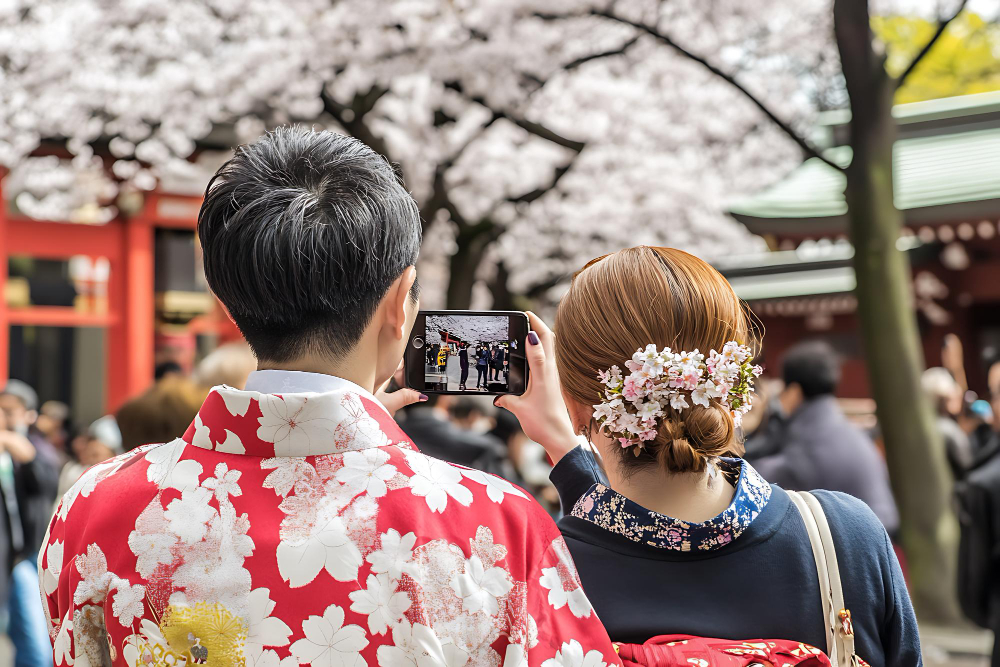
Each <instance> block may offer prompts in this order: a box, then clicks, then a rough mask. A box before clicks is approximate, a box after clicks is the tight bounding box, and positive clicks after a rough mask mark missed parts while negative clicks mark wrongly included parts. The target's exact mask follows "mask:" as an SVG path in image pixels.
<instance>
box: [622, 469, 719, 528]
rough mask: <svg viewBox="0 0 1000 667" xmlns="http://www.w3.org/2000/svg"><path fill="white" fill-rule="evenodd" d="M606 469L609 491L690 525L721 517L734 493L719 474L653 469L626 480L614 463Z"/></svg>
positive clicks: (633, 475) (637, 472) (635, 474)
mask: <svg viewBox="0 0 1000 667" xmlns="http://www.w3.org/2000/svg"><path fill="white" fill-rule="evenodd" d="M607 467H608V468H609V469H608V470H607V473H608V481H609V482H610V484H611V488H612V489H614V490H615V491H617V492H618V493H620V494H622V495H623V496H625V497H626V498H628V499H629V500H631V501H633V502H636V503H638V504H640V505H642V506H643V507H645V508H646V509H648V510H652V511H654V512H659V513H660V514H664V515H666V516H669V517H671V518H673V519H680V520H681V521H689V522H691V523H703V522H705V521H708V520H709V519H713V518H715V517H716V516H718V515H719V514H721V513H722V512H723V511H724V510H725V509H726V508H727V507H729V505H730V504H731V503H732V501H733V494H734V493H735V492H736V490H735V489H734V488H733V486H732V485H731V484H730V483H729V482H727V481H726V479H725V478H724V477H723V476H722V475H721V474H719V475H715V477H714V479H713V478H710V477H709V476H708V473H706V472H690V473H674V474H668V473H666V472H664V471H663V470H662V469H661V468H659V467H656V466H652V467H650V468H649V469H647V470H639V471H636V472H635V473H633V474H631V475H629V476H628V477H626V476H624V475H622V474H621V472H620V471H619V470H618V469H617V464H615V463H611V465H609V466H607Z"/></svg>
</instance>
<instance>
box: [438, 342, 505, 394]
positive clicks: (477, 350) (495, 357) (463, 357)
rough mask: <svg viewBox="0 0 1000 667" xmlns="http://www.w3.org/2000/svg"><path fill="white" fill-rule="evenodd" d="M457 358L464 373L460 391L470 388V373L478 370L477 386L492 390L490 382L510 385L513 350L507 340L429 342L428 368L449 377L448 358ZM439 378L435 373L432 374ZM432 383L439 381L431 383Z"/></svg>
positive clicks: (459, 385)
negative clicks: (498, 341) (511, 353)
mask: <svg viewBox="0 0 1000 667" xmlns="http://www.w3.org/2000/svg"><path fill="white" fill-rule="evenodd" d="M452 357H457V358H458V365H459V369H460V372H461V377H460V379H459V383H458V390H459V391H468V386H467V385H468V381H469V375H470V373H471V371H472V369H473V368H475V370H476V386H475V389H477V390H482V391H489V390H490V384H494V383H499V384H502V385H504V386H506V385H507V382H508V378H509V377H510V368H509V365H510V364H509V360H510V351H509V349H508V344H507V343H506V342H504V343H495V342H494V343H491V342H485V341H483V342H478V343H467V342H464V341H456V342H450V343H433V344H431V345H428V346H427V368H428V370H434V371H436V372H437V373H438V374H440V375H442V376H445V377H447V374H448V361H449V360H450V359H451V358H452ZM429 377H430V378H431V379H436V378H435V376H433V375H432V376H429ZM432 384H436V382H435V383H432Z"/></svg>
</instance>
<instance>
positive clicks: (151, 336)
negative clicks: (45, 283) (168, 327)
mask: <svg viewBox="0 0 1000 667" xmlns="http://www.w3.org/2000/svg"><path fill="white" fill-rule="evenodd" d="M0 195H2V193H0ZM0 201H2V196H0ZM200 203H201V199H200V197H191V196H184V195H180V196H179V195H171V194H165V193H161V192H152V193H147V194H146V196H145V200H144V203H143V206H142V208H141V210H140V211H139V212H138V213H136V214H134V215H131V216H127V217H126V216H124V215H121V216H119V217H118V218H116V219H114V220H112V221H111V222H108V223H106V224H101V225H90V224H76V223H69V222H59V221H39V220H34V219H29V218H24V217H17V216H13V215H11V214H10V213H9V210H8V207H7V206H6V205H0V385H2V384H3V383H4V382H5V381H6V379H7V377H8V373H9V370H10V359H9V355H10V327H11V326H15V325H21V326H50V327H51V326H55V327H101V328H104V329H105V330H106V332H107V336H106V339H105V340H106V354H105V359H106V369H105V377H106V378H107V382H106V387H104V388H103V389H104V391H105V400H104V404H105V408H106V410H107V411H114V410H116V409H117V408H118V407H119V406H120V405H121V404H122V402H124V401H125V400H126V399H127V398H129V397H130V396H133V395H135V394H137V393H140V392H142V391H143V390H145V389H146V388H147V387H149V385H150V384H151V383H152V381H153V369H154V340H155V334H156V312H155V288H154V232H155V230H156V229H157V228H168V229H170V228H172V229H185V230H194V229H195V226H196V217H197V212H198V207H199V205H200ZM80 255H83V256H87V257H90V258H91V259H97V258H105V259H107V261H108V263H109V264H110V275H109V277H108V283H107V285H108V298H107V308H105V309H102V310H101V311H97V312H87V311H81V310H78V309H76V308H74V307H72V306H37V305H32V306H27V307H10V306H9V305H8V303H7V300H6V299H5V298H3V295H4V294H5V286H6V281H7V273H8V259H9V258H10V257H12V256H28V257H33V258H39V259H51V260H64V261H65V260H69V259H70V258H72V257H77V256H80ZM217 310H219V309H217ZM217 315H218V314H217ZM189 328H190V329H191V330H192V331H197V332H199V333H206V332H209V331H213V330H214V332H215V333H220V334H222V337H223V338H231V337H233V336H232V333H233V331H234V327H232V325H231V324H230V323H229V322H228V320H226V319H225V318H224V317H220V316H213V317H207V318H202V319H200V320H195V321H193V322H191V323H190V325H189ZM95 389H96V388H95Z"/></svg>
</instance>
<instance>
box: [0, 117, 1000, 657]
mask: <svg viewBox="0 0 1000 667" xmlns="http://www.w3.org/2000/svg"><path fill="white" fill-rule="evenodd" d="M275 175H280V177H278V176H275ZM334 184H335V185H334ZM262 202H266V204H267V205H266V206H263V207H262V206H261V203H262ZM314 204H315V205H314ZM246 211H257V213H255V214H253V215H244V213H245V212H246ZM237 220H238V221H239V223H240V224H234V221H237ZM307 229H308V230H309V233H308V234H305V233H303V231H304V230H307ZM345 230H348V231H345ZM199 238H200V241H201V244H202V247H203V252H204V267H205V274H206V279H207V281H208V283H209V285H210V286H211V288H212V289H213V291H214V292H215V294H216V296H217V297H218V298H219V299H220V301H221V302H222V303H223V304H224V305H225V306H226V309H227V311H228V312H229V313H230V315H231V316H232V318H233V319H234V321H235V322H236V324H237V325H238V326H239V327H240V329H241V330H242V331H243V332H244V334H245V337H246V339H247V343H248V345H249V347H250V348H252V350H253V354H254V357H255V358H256V359H254V358H253V357H251V356H250V355H249V353H248V349H249V348H239V349H238V350H237V348H233V347H230V348H220V350H219V351H217V356H216V357H215V358H214V359H213V358H212V357H209V358H206V360H205V361H204V362H202V365H201V366H199V369H198V370H197V371H196V372H195V374H194V376H193V377H187V376H185V374H184V373H183V372H182V371H181V370H180V369H179V368H176V367H163V368H160V369H159V373H158V374H159V377H158V379H157V381H156V383H155V385H154V386H153V387H151V388H150V389H149V391H147V392H146V393H145V394H143V395H142V396H139V397H137V398H135V399H133V400H132V401H130V402H129V403H128V404H126V405H125V406H123V407H122V408H121V410H120V411H119V412H118V414H117V419H113V418H111V417H105V418H102V419H101V420H98V421H97V422H95V423H94V424H92V425H91V426H90V427H89V428H88V429H87V431H86V438H85V439H84V440H80V441H78V440H77V438H75V437H71V434H70V433H69V431H68V427H67V426H66V424H67V423H68V422H67V420H66V410H65V408H64V406H63V407H59V406H50V408H49V409H46V408H45V407H44V406H43V407H42V408H38V407H37V399H36V398H33V397H32V395H31V394H30V393H28V392H26V391H24V389H25V388H24V387H22V386H21V385H19V384H18V383H15V382H12V383H10V384H8V387H7V389H5V390H4V391H3V393H0V409H2V413H0V414H2V417H3V419H4V420H6V425H4V427H3V428H0V444H2V445H3V452H0V491H2V493H0V500H2V501H3V502H4V503H5V508H6V515H7V517H8V527H9V530H8V532H7V534H8V535H9V540H8V543H7V545H6V546H7V548H8V550H9V561H10V565H11V568H9V569H10V570H13V571H14V575H13V576H11V577H10V579H9V581H8V582H7V583H8V587H9V589H10V593H9V594H8V595H7V598H8V599H9V600H10V603H9V604H8V609H9V610H10V616H11V619H12V622H11V624H10V628H11V636H12V637H14V635H15V630H14V628H15V626H16V623H14V622H13V619H14V618H15V616H16V614H17V613H20V612H19V611H16V610H18V609H21V608H22V605H21V602H19V600H23V599H25V598H24V597H23V596H24V594H23V593H20V592H18V591H19V586H22V583H21V579H25V580H27V579H28V578H29V577H28V576H27V575H28V574H31V575H32V576H34V575H35V574H36V573H35V572H34V571H31V572H28V570H29V567H30V568H32V570H33V568H34V563H35V561H34V554H35V553H36V552H38V553H39V554H40V555H39V558H38V560H37V563H38V567H39V569H40V574H41V581H42V585H41V588H40V591H41V594H42V600H43V604H42V606H41V610H39V608H38V606H37V603H36V604H35V606H34V607H33V608H32V609H33V610H34V611H35V613H36V616H37V615H38V611H41V612H42V615H41V618H40V624H39V627H41V628H44V629H45V630H46V635H45V641H46V642H47V640H48V638H49V637H52V638H53V639H54V643H55V649H54V650H55V661H56V664H57V667H61V665H74V664H106V665H110V664H114V665H125V664H127V665H130V666H131V667H134V665H140V664H157V665H158V664H177V665H179V664H205V663H209V664H228V663H224V662H222V661H224V660H230V659H232V658H233V657H234V656H236V657H237V658H238V660H237V663H235V664H244V663H245V664H258V665H260V664H267V665H278V664H279V663H280V664H285V661H288V662H289V664H292V663H294V664H324V665H334V664H350V665H364V664H367V665H376V664H378V665H386V666H388V665H445V664H447V665H479V664H492V665H499V664H504V665H510V666H512V667H516V666H520V665H532V666H535V665H542V666H544V667H568V666H569V665H592V666H594V667H598V666H601V665H620V664H624V665H629V666H631V665H680V664H684V665H688V664H699V665H708V664H735V663H732V661H731V660H730V658H731V657H732V656H735V655H739V656H745V657H747V659H748V660H751V659H752V660H755V661H756V662H757V663H760V664H782V665H786V664H787V665H795V664H802V665H822V664H835V665H838V666H840V665H852V664H853V665H857V664H862V663H861V662H860V661H859V659H863V660H865V661H867V662H868V663H870V664H872V665H879V666H885V667H904V666H905V667H912V666H913V665H920V664H921V647H920V641H919V636H918V631H917V623H916V617H915V614H914V611H913V608H912V605H911V603H910V598H909V594H908V592H907V587H906V583H905V580H904V577H903V570H902V568H901V566H900V562H899V559H898V557H897V552H896V550H895V549H894V541H893V538H895V537H896V532H897V531H898V528H899V516H898V512H897V510H896V507H895V504H894V502H893V497H892V494H891V491H890V487H889V483H888V473H887V470H886V466H885V463H884V459H883V458H882V457H881V455H880V452H879V450H878V448H877V447H876V445H875V443H874V441H873V439H872V438H871V437H870V435H869V434H866V433H865V432H863V431H862V430H861V429H859V428H858V427H857V426H856V425H854V424H852V423H851V422H850V420H849V419H847V418H846V417H845V415H844V414H843V412H842V410H841V409H840V407H839V404H838V402H837V400H836V399H835V395H836V391H837V386H838V381H839V365H838V360H837V357H836V355H835V354H834V353H833V351H832V350H831V349H830V348H829V347H828V346H825V345H824V344H822V343H815V342H811V343H805V344H802V345H800V346H798V347H796V348H794V349H792V350H790V351H789V352H787V353H786V354H785V355H784V359H783V361H782V364H781V369H780V370H781V373H780V374H781V378H780V379H779V378H777V377H773V378H771V379H770V382H767V381H764V380H765V379H764V378H757V376H758V375H759V374H760V369H759V368H757V367H756V366H755V365H754V360H753V356H754V354H755V351H756V344H757V342H758V341H754V340H752V339H751V327H750V323H749V321H748V314H747V311H746V309H745V306H744V304H743V303H742V302H741V301H740V300H739V299H738V298H737V297H736V295H735V293H734V292H733V290H732V288H731V287H730V286H729V284H728V283H727V282H726V280H725V279H724V278H723V277H722V276H721V275H720V274H719V273H718V272H717V271H715V269H713V268H712V267H711V266H709V265H708V264H707V263H705V262H704V261H702V260H700V259H698V258H696V257H693V256H691V255H689V254H687V253H684V252H681V251H679V250H675V249H671V248H652V247H646V246H642V247H636V248H628V249H625V250H621V251H618V252H615V253H611V254H609V255H607V256H604V257H602V258H600V259H599V260H595V261H594V262H591V263H589V264H588V265H587V266H586V267H584V268H583V269H581V270H580V271H579V272H578V273H577V274H575V276H574V277H573V280H572V283H571V285H570V288H569V290H568V292H567V293H566V295H565V296H564V297H563V299H562V300H561V302H560V305H559V311H558V315H557V320H558V322H559V329H558V335H557V334H556V333H554V332H553V331H552V330H550V329H549V328H548V326H547V325H546V324H545V322H543V321H542V320H541V319H539V318H538V317H536V316H534V315H532V314H529V319H530V324H531V331H530V333H529V334H528V337H527V341H526V343H527V345H526V351H525V352H526V357H527V363H528V366H529V369H530V382H529V385H528V389H527V391H526V392H525V393H524V394H523V395H520V396H515V395H504V396H501V397H498V398H497V399H496V400H495V402H494V404H492V405H491V404H490V403H489V402H488V401H487V400H486V399H485V398H484V397H475V396H461V397H456V396H449V395H438V394H431V395H429V396H428V395H421V394H419V393H418V392H414V391H412V390H409V389H398V388H396V390H395V391H392V389H393V388H392V387H391V384H392V383H391V380H392V378H393V376H394V374H397V373H398V372H399V363H400V359H401V358H402V356H403V351H404V349H405V348H406V345H407V342H408V339H409V333H410V329H411V328H412V326H413V323H414V320H415V318H416V312H417V309H418V308H419V286H418V283H417V281H416V270H415V262H416V258H417V254H418V252H419V247H420V241H421V225H420V220H419V209H418V207H417V205H416V203H415V202H414V201H413V199H412V198H411V197H410V195H409V194H408V192H407V191H406V189H405V188H404V187H403V186H402V184H401V182H400V181H399V179H398V177H397V175H396V173H395V172H394V171H393V169H392V168H391V166H390V165H389V164H388V163H386V162H385V160H384V159H382V158H381V157H380V156H378V155H377V154H376V153H374V152H373V151H371V149H369V148H367V147H366V146H364V145H363V144H361V143H360V142H358V141H357V140H354V139H351V138H347V137H344V136H341V135H336V134H332V133H328V132H316V131H309V130H303V129H298V128H281V129H279V130H276V131H275V132H272V133H269V134H267V135H265V136H264V137H263V138H261V139H260V140H258V141H257V142H255V143H254V144H251V145H249V146H244V147H241V148H240V149H238V150H237V152H236V155H235V157H234V158H233V159H232V160H231V161H230V162H228V163H227V164H226V165H224V166H223V167H222V168H221V169H220V170H219V172H218V174H217V175H216V177H215V178H214V179H213V181H212V185H210V187H209V189H208V191H207V192H206V198H205V201H204V204H203V206H202V211H201V215H200V217H199ZM376 250H377V251H376ZM248 263H252V264H253V265H254V266H255V267H257V268H258V270H256V271H254V272H252V273H247V272H246V271H245V267H246V265H247V264H248ZM279 272H280V273H281V274H282V280H281V281H276V280H274V275H275V274H277V273H279ZM347 286H349V288H348V287H347ZM608 303H614V304H617V306H618V307H616V308H613V309H609V308H608V307H607V304H608ZM649 304H657V307H656V308H651V307H650V306H649ZM504 347H505V346H504V344H503V343H501V344H490V343H478V344H466V343H464V342H457V343H439V344H436V345H429V346H428V348H427V350H426V355H427V356H426V362H427V367H428V369H436V370H437V371H438V372H439V373H447V370H448V363H449V359H450V358H452V357H457V358H458V363H459V368H460V370H461V386H462V388H464V387H465V385H466V383H467V382H468V379H469V375H470V374H471V369H472V367H473V366H474V367H475V368H476V369H477V375H478V378H477V385H476V386H477V388H481V387H482V386H483V385H484V383H485V384H486V385H489V383H490V382H498V381H500V380H499V378H500V377H504V381H506V377H505V368H506V365H505V364H506V356H505V352H506V351H505V349H504ZM356 350H363V351H364V354H363V355H361V354H357V353H355V352H354V351H356ZM698 350H710V351H711V353H710V354H702V353H700V352H698ZM254 368H256V370H254ZM480 368H482V370H480ZM956 373H957V372H956V371H952V370H949V371H947V374H948V377H949V378H951V379H952V380H953V381H954V382H955V383H956V385H957V387H958V390H964V389H965V388H964V387H962V385H961V381H960V380H957V379H956ZM997 375H998V376H1000V371H998V373H997ZM222 376H226V377H224V378H223V377H222ZM944 379H945V376H944V375H943V374H942V373H940V372H939V371H937V370H933V372H931V371H929V372H928V375H927V378H926V380H927V388H928V391H929V392H930V393H932V394H933V395H935V396H936V397H937V399H938V400H937V401H936V405H937V406H938V409H939V414H940V420H942V431H943V432H946V431H947V432H948V434H947V437H948V438H949V439H950V440H949V444H948V452H949V461H950V462H951V465H952V468H953V470H954V471H955V476H956V478H959V477H961V478H962V479H969V478H971V476H973V475H975V474H976V472H975V471H976V469H977V468H976V466H977V461H982V460H989V461H996V460H1000V459H998V457H996V456H992V457H988V456H987V453H988V452H989V451H990V450H991V449H998V450H1000V444H998V443H1000V440H998V438H997V437H995V436H994V435H993V434H992V432H991V429H992V428H993V424H994V421H993V420H992V417H991V416H990V413H989V412H987V411H986V410H985V409H984V406H983V405H982V404H981V403H980V402H977V401H971V402H970V400H968V398H967V397H966V395H965V394H962V395H961V397H959V396H958V394H957V391H956V389H955V386H953V385H952V384H949V383H947V382H944ZM998 379H1000V378H998ZM755 381H756V382H757V384H758V387H757V389H758V394H757V395H756V397H755V395H754V394H753V392H752V384H753V383H754V382H755ZM387 386H388V387H389V388H388V389H387ZM991 386H992V385H991ZM209 387H214V389H211V390H209ZM998 389H1000V386H998ZM935 392H936V393H935ZM998 395H1000V391H998ZM959 398H961V400H959ZM605 399H606V400H605ZM602 401H603V402H602ZM751 406H752V408H751ZM741 418H742V420H743V422H742V427H741V426H740V419H741ZM60 419H61V421H60ZM944 420H951V421H953V422H954V425H957V426H958V428H957V429H956V428H954V427H953V426H952V425H951V421H949V422H948V423H949V426H947V427H946V426H945V425H944ZM57 424H61V426H57ZM998 430H1000V426H998ZM744 432H745V433H748V434H749V436H748V437H747V439H746V441H745V442H744V440H743V439H742V433H744ZM116 434H117V437H116ZM963 436H964V438H963ZM178 438H180V439H178ZM147 442H149V443H165V444H160V445H156V446H153V447H151V448H148V449H143V450H141V451H139V452H135V453H132V454H131V455H129V454H125V455H124V456H123V457H121V458H119V459H118V463H116V464H115V465H113V466H98V467H96V468H90V469H89V470H87V471H84V468H85V467H86V466H87V465H88V464H89V463H93V462H95V460H96V459H98V458H101V457H106V456H109V455H111V454H114V453H117V452H120V451H125V450H131V449H132V448H133V447H135V446H136V445H138V444H144V443H147ZM92 445H93V447H92ZM744 445H745V452H744ZM102 447H103V449H102ZM67 458H72V459H73V460H74V463H73V464H72V465H73V466H75V467H73V468H70V467H69V465H67V466H66V468H64V469H63V470H64V473H63V474H64V475H65V476H66V478H67V482H68V481H69V480H70V479H71V478H74V477H79V476H80V475H81V474H82V475H83V477H82V478H81V479H79V480H78V481H76V482H75V486H74V487H73V490H71V491H70V492H69V493H68V494H67V496H66V499H65V500H64V501H63V503H62V505H61V507H60V509H59V511H58V512H57V513H56V515H55V517H53V518H51V521H50V517H52V512H53V508H52V505H53V501H54V500H55V495H56V493H57V487H58V485H59V464H60V460H61V459H62V460H65V459H67ZM50 459H51V461H50V462H51V466H50V467H49V468H45V465H48V464H47V463H46V461H49V460H50ZM970 470H971V471H972V472H969V471H970ZM491 473H492V474H491ZM10 475H13V477H11V480H12V481H11V482H10V483H8V477H9V476H10ZM18 480H21V481H20V482H19V481H18ZM42 480H44V483H42ZM43 486H44V488H45V489H47V490H46V491H45V495H44V498H42V499H41V500H37V501H33V500H32V499H33V498H35V497H36V496H34V495H32V494H37V493H39V491H38V489H41V488H42V487H43ZM8 489H9V490H10V491H9V492H8ZM19 489H20V490H19ZM798 491H803V492H808V493H802V494H800V493H798ZM18 494H21V495H20V496H19V495H18ZM39 497H41V496H39ZM997 497H998V498H1000V493H998V494H997ZM12 508H14V509H12ZM15 518H16V519H17V521H16V522H15V521H14V519H15ZM554 519H557V520H558V523H556V521H554ZM46 523H48V524H49V526H48V533H47V534H46V533H45V524H46ZM15 526H16V527H15ZM0 555H2V554H0ZM838 563H839V565H838ZM25 564H27V565H25ZM19 567H20V568H22V570H23V571H24V575H23V576H21V577H19V576H18V575H19V574H20V572H21V571H19V570H18V568H19ZM838 568H839V572H842V573H845V576H843V577H840V576H833V574H831V569H833V570H838ZM824 573H825V575H824ZM846 573H849V576H846ZM824 576H825V578H824ZM817 583H818V585H817ZM34 586H35V588H34V590H33V594H34V595H35V596H37V595H38V593H39V585H38V584H37V583H35V584H34ZM36 599H37V598H36ZM831 600H832V601H833V602H837V603H838V604H836V605H835V606H833V607H831V606H830V605H831V604H833V602H831ZM23 608H25V609H26V608H27V607H23ZM21 627H27V623H22V626H21ZM15 644H16V645H18V656H19V659H20V656H21V655H22V653H21V651H22V648H21V645H20V644H18V640H15ZM41 644H42V642H40V641H39V642H38V647H40V646H41ZM812 647H818V648H812ZM30 650H32V649H31V647H26V648H24V651H25V653H24V655H26V656H27V655H29V653H28V651H30ZM821 653H825V654H828V655H829V656H830V658H831V661H832V662H831V663H826V662H822V661H821V660H820V659H819V658H818V657H817V656H819V655H820V654H821ZM750 656H752V658H751V657H750ZM167 658H169V660H168V659H167ZM215 660H219V661H220V662H213V661H215ZM726 660H728V661H729V662H724V661H726ZM74 661H75V662H74ZM239 661H242V662H239ZM25 664H27V663H25ZM35 664H43V663H35Z"/></svg>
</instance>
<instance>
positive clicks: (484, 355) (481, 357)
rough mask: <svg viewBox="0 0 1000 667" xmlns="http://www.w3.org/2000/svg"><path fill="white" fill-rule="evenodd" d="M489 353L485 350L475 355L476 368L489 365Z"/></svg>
mask: <svg viewBox="0 0 1000 667" xmlns="http://www.w3.org/2000/svg"><path fill="white" fill-rule="evenodd" d="M489 358H490V353H489V352H487V351H486V350H480V351H479V352H477V353H476V366H482V367H484V368H485V367H486V366H487V365H488V364H489Z"/></svg>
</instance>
